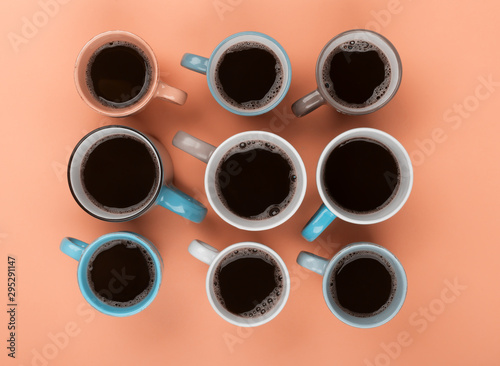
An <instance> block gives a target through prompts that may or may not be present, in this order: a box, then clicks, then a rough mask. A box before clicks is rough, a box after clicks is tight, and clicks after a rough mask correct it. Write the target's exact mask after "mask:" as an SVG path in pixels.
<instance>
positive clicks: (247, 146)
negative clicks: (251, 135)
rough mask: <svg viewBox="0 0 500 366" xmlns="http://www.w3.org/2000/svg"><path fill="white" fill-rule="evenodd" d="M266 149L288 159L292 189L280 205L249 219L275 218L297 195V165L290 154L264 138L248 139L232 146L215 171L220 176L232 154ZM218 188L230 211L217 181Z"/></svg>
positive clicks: (218, 194) (220, 198)
mask: <svg viewBox="0 0 500 366" xmlns="http://www.w3.org/2000/svg"><path fill="white" fill-rule="evenodd" d="M257 148H260V149H264V150H268V151H271V152H273V153H276V154H279V155H280V156H281V157H282V158H283V159H285V160H286V162H287V163H288V165H289V166H290V168H291V170H290V191H289V193H288V196H287V197H285V199H284V200H283V201H282V202H281V203H280V204H278V205H271V206H269V207H268V208H266V209H265V210H264V211H263V212H262V213H260V214H259V215H255V216H251V217H245V218H246V219H248V220H266V219H270V218H273V217H274V216H277V215H279V213H280V212H282V211H284V210H285V209H286V207H287V206H288V205H289V204H290V202H292V200H293V197H294V195H295V191H296V190H297V180H298V179H297V173H296V171H295V166H294V164H293V162H292V160H291V159H290V158H289V157H288V155H287V154H286V153H285V152H284V151H283V150H282V149H281V148H280V147H279V146H277V145H275V144H272V143H269V142H266V141H262V140H247V141H242V142H240V143H239V144H238V145H235V146H234V147H232V148H231V149H230V150H229V151H228V152H227V153H226V154H225V155H224V156H223V157H222V159H221V160H220V162H219V166H218V168H217V171H216V173H215V176H216V177H218V176H219V173H220V169H221V168H220V167H221V165H222V163H223V162H225V161H227V160H228V159H230V158H231V156H232V155H234V154H237V153H244V152H248V151H251V150H254V149H257ZM215 186H216V190H217V196H218V197H219V200H220V201H221V202H222V204H223V205H224V207H226V208H227V209H228V210H229V211H231V209H230V208H229V206H228V205H227V202H226V199H225V198H224V195H223V194H222V192H221V189H220V186H219V184H218V183H217V184H216V185H215Z"/></svg>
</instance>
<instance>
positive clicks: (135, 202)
mask: <svg viewBox="0 0 500 366" xmlns="http://www.w3.org/2000/svg"><path fill="white" fill-rule="evenodd" d="M158 164H159V163H158V159H157V157H156V155H155V154H154V153H153V151H152V150H151V148H150V147H148V146H146V145H145V144H144V142H142V141H140V140H138V139H136V138H134V137H131V136H126V135H113V136H110V137H106V138H104V139H102V140H100V141H97V142H96V143H95V144H94V146H92V147H91V148H90V149H89V151H88V152H87V155H86V156H85V157H84V159H83V161H82V170H81V179H82V182H83V187H84V190H85V193H86V194H87V196H88V197H89V198H90V199H91V201H92V202H93V203H94V204H95V205H97V206H98V207H100V208H101V209H103V210H106V211H109V212H112V213H125V212H130V211H134V210H136V209H137V208H140V207H141V206H142V205H144V204H147V202H148V201H149V200H150V199H151V197H152V196H153V195H154V193H155V190H156V186H157V185H158V180H159V178H158V171H159V169H158Z"/></svg>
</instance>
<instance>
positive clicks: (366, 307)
mask: <svg viewBox="0 0 500 366" xmlns="http://www.w3.org/2000/svg"><path fill="white" fill-rule="evenodd" d="M396 284H397V283H396V277H395V273H394V270H393V268H392V266H391V265H390V264H389V263H388V262H387V261H386V260H385V259H384V258H383V257H382V256H380V255H377V254H374V253H371V252H364V251H360V252H354V253H352V254H350V255H348V256H347V257H346V258H344V259H342V260H341V261H340V262H339V263H338V264H337V266H336V267H335V268H334V270H333V271H332V275H331V278H330V291H331V294H332V296H333V299H334V300H335V302H336V303H337V305H339V306H340V307H341V308H342V309H343V310H344V311H346V312H347V313H348V314H350V315H353V316H357V317H369V316H373V315H376V314H378V313H381V312H382V311H383V310H385V309H386V308H387V307H388V306H389V304H390V303H391V301H392V299H393V298H394V294H395V292H396Z"/></svg>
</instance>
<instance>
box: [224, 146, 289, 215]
mask: <svg viewBox="0 0 500 366" xmlns="http://www.w3.org/2000/svg"><path fill="white" fill-rule="evenodd" d="M221 161H222V162H221V163H220V164H219V167H218V169H217V171H216V180H217V181H216V187H217V193H218V194H219V197H220V199H221V201H222V202H223V204H224V205H225V206H226V207H227V208H228V209H229V210H230V211H231V212H233V213H234V214H235V215H238V216H240V217H243V218H247V219H253V220H261V219H266V218H269V217H273V216H276V215H278V214H279V213H280V212H281V211H283V210H284V209H285V208H286V206H288V204H289V203H290V201H291V199H292V197H293V194H294V192H295V188H296V184H297V175H296V172H295V169H294V167H293V165H292V162H291V161H290V159H289V158H288V157H287V155H286V154H285V152H284V151H282V150H281V149H280V148H279V147H277V146H275V145H273V144H270V143H268V142H264V141H260V140H252V141H247V142H242V143H241V144H239V145H238V146H236V147H234V148H233V149H231V150H230V151H229V152H228V153H227V154H226V157H224V158H223V159H222V160H221Z"/></svg>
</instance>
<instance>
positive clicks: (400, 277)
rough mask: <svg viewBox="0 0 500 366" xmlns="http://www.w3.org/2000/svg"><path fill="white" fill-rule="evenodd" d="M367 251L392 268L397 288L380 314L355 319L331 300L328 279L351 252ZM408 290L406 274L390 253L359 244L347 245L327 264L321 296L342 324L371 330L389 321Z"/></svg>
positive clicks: (376, 246) (374, 245)
mask: <svg viewBox="0 0 500 366" xmlns="http://www.w3.org/2000/svg"><path fill="white" fill-rule="evenodd" d="M358 251H367V252H372V253H374V254H378V255H380V256H382V257H383V258H384V259H385V260H386V261H387V262H389V264H390V265H391V266H392V268H393V269H394V272H395V277H396V282H397V287H396V291H395V293H394V297H393V299H392V301H391V303H390V304H389V305H388V306H387V308H385V309H384V310H383V311H382V312H380V313H378V314H375V315H373V316H370V317H357V316H354V315H351V314H348V313H346V312H345V311H344V310H343V309H342V308H341V307H340V306H339V305H338V304H337V303H336V302H335V300H334V299H333V295H332V293H331V291H330V277H331V275H332V271H333V270H334V269H335V267H336V265H337V263H338V262H339V261H340V260H342V259H343V258H344V257H346V256H347V255H349V254H350V253H353V252H358ZM407 288H408V283H407V278H406V273H405V271H404V268H403V266H402V265H401V263H400V262H399V260H398V259H397V258H396V257H395V256H394V254H392V253H391V252H390V251H388V250H387V249H385V248H384V247H382V246H380V245H376V244H373V243H366V242H359V243H353V244H349V245H347V246H346V247H345V248H343V249H342V250H340V251H339V252H338V253H337V254H336V255H335V256H334V257H333V258H332V259H331V260H330V262H329V263H328V265H327V266H326V269H325V274H324V276H323V296H324V298H325V301H326V304H327V305H328V307H329V308H330V311H331V312H332V313H333V314H334V315H335V316H336V317H337V318H338V319H340V320H341V321H343V322H344V323H346V324H348V325H351V326H353V327H357V328H373V327H377V326H379V325H382V324H384V323H386V322H388V321H389V320H391V319H392V318H393V317H394V316H395V315H396V314H397V313H398V312H399V310H400V309H401V307H402V306H403V303H404V301H405V298H406V292H407Z"/></svg>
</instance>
